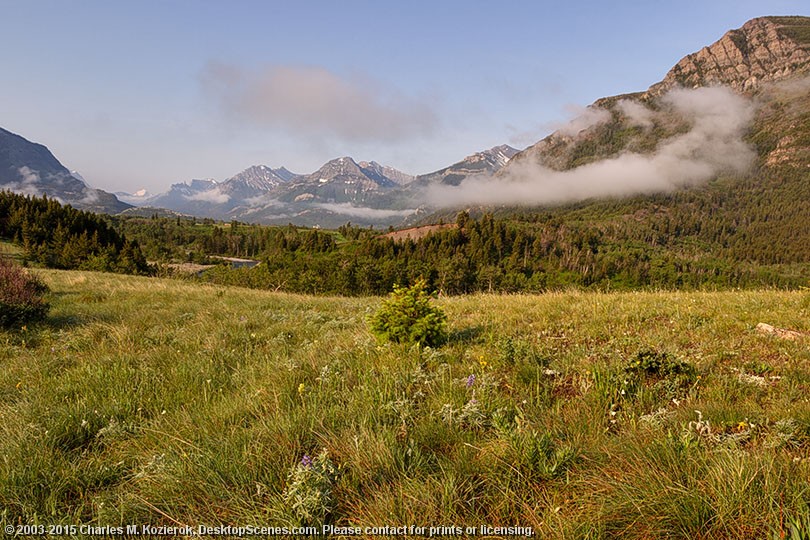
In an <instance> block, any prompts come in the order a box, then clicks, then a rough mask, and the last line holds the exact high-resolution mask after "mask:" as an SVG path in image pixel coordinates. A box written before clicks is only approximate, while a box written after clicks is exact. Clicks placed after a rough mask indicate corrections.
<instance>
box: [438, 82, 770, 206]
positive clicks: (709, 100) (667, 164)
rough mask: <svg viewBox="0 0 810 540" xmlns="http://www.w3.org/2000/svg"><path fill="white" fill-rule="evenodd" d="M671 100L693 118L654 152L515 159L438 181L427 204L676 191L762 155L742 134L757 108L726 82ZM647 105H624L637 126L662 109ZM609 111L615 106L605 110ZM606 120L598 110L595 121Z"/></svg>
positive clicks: (667, 100)
mask: <svg viewBox="0 0 810 540" xmlns="http://www.w3.org/2000/svg"><path fill="white" fill-rule="evenodd" d="M662 100H663V105H664V106H665V107H668V108H670V109H671V110H672V111H673V112H675V113H677V114H678V115H680V116H681V117H682V118H684V119H686V120H687V121H688V122H689V124H690V125H691V128H690V129H689V131H688V132H686V133H684V134H681V135H677V136H674V137H672V138H670V139H666V140H664V141H662V142H661V143H660V144H659V146H658V148H657V149H656V151H655V152H654V153H653V154H640V153H634V152H625V153H623V154H620V155H618V156H616V157H613V158H609V159H604V160H602V161H598V162H595V163H591V164H588V165H583V166H580V167H577V168H575V169H571V170H568V171H554V170H552V169H549V168H547V167H543V166H542V165H540V164H538V163H536V162H532V160H531V159H524V160H522V161H520V162H513V163H510V165H509V166H508V167H507V169H505V174H503V175H502V176H500V177H498V178H490V177H487V178H483V177H470V178H467V179H466V180H464V181H463V182H461V184H459V185H458V186H444V185H442V186H431V187H430V188H429V189H428V190H427V191H426V199H427V204H429V205H431V206H439V207H454V206H464V205H509V206H534V205H544V204H557V203H564V202H572V201H578V200H583V199H588V198H592V197H621V196H628V195H638V194H647V193H662V192H670V191H673V190H675V189H678V188H682V187H687V186H694V185H698V184H700V183H702V182H706V181H708V180H710V179H711V178H714V177H716V176H717V175H718V174H720V173H721V172H729V173H737V174H742V173H744V172H746V171H747V170H748V169H749V168H750V166H751V163H752V161H753V159H754V156H755V154H754V152H753V150H752V149H751V148H750V147H749V146H748V145H747V144H746V143H745V142H744V141H743V140H742V137H743V134H744V132H745V129H746V128H747V127H748V125H749V124H750V122H751V120H752V118H753V114H754V106H753V105H752V103H751V102H750V101H749V100H747V99H746V98H744V97H742V96H739V95H737V94H735V93H734V92H732V91H731V90H730V89H727V88H722V87H711V88H699V89H694V90H684V89H678V90H673V91H671V92H670V93H668V94H667V95H666V96H664V97H663V98H662ZM641 107H643V106H642V105H641V104H640V103H633V104H632V105H627V104H622V105H621V106H620V110H622V111H623V112H624V114H625V115H626V116H628V117H629V118H630V120H631V122H633V123H634V124H635V125H642V126H647V125H650V124H649V123H648V122H650V121H651V119H652V118H653V117H654V115H655V114H656V113H655V112H654V111H652V110H651V109H646V108H644V109H643V110H642V108H641ZM605 112H607V111H605ZM594 118H596V119H598V120H601V117H600V116H599V115H598V112H596V113H591V114H590V115H589V118H587V119H586V120H589V122H587V123H588V124H589V125H593V122H592V120H593V119H594Z"/></svg>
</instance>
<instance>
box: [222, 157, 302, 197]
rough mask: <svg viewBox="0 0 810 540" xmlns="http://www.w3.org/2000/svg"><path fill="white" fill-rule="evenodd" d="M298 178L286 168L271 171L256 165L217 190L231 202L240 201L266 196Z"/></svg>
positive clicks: (225, 182)
mask: <svg viewBox="0 0 810 540" xmlns="http://www.w3.org/2000/svg"><path fill="white" fill-rule="evenodd" d="M297 176H298V175H296V174H294V173H291V172H290V171H288V170H287V169H285V168H284V167H281V168H280V169H271V168H270V167H267V166H266V165H254V166H253V167H249V168H247V169H245V170H244V171H242V172H240V173H239V174H236V175H234V176H232V177H230V178H228V179H227V180H225V181H224V182H222V183H221V184H219V186H218V187H217V189H218V191H219V192H220V193H223V194H225V195H227V196H228V197H230V199H231V200H234V201H239V200H242V199H249V198H252V197H258V196H262V195H266V194H267V193H268V192H270V191H272V190H274V189H276V188H277V187H279V186H281V185H283V184H286V183H287V182H289V181H291V180H292V179H294V178H296V177H297Z"/></svg>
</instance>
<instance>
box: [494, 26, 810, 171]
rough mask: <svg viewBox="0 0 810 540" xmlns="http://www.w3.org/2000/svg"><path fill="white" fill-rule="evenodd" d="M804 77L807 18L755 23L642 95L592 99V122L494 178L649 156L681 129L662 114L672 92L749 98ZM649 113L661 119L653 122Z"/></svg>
mask: <svg viewBox="0 0 810 540" xmlns="http://www.w3.org/2000/svg"><path fill="white" fill-rule="evenodd" d="M808 70H810V17H761V18H757V19H752V20H751V21H748V22H747V23H745V24H744V25H743V26H742V27H741V28H739V29H736V30H731V31H729V32H727V33H726V34H725V35H724V36H723V37H722V38H720V39H719V40H718V41H716V42H715V43H713V44H712V45H710V46H708V47H704V48H703V49H701V50H700V51H698V52H696V53H693V54H690V55H688V56H686V57H684V58H683V59H681V60H680V61H679V62H678V63H677V64H676V65H675V66H674V67H673V68H672V69H670V71H669V72H668V73H667V74H666V76H665V77H664V79H663V80H662V81H661V82H658V83H656V84H653V85H652V86H651V87H650V88H649V89H648V90H647V91H646V92H640V93H636V94H628V95H624V96H613V97H609V98H603V99H600V100H597V101H596V102H595V103H594V104H593V105H591V107H590V108H589V111H588V115H589V116H590V118H591V119H592V122H591V123H590V124H588V125H586V126H585V127H584V128H583V129H581V130H579V131H578V132H577V133H573V134H572V133H569V132H566V130H560V131H557V132H555V133H552V134H551V135H549V136H548V137H546V138H545V139H543V140H542V141H540V142H538V143H537V144H535V145H532V146H530V147H529V148H527V149H526V150H524V151H523V152H520V153H518V154H517V155H515V157H514V158H513V159H512V160H511V163H510V164H509V165H508V166H507V167H505V168H504V169H503V170H502V171H501V172H500V175H501V176H502V177H503V176H508V175H509V174H511V173H512V172H513V171H514V170H515V169H516V168H518V167H521V166H525V165H526V164H527V163H532V164H539V165H542V166H543V167H548V168H550V169H553V170H558V171H559V170H568V169H572V168H575V167H578V166H581V165H585V164H588V163H593V162H595V161H598V160H600V159H604V158H607V157H612V156H615V155H618V154H619V153H621V152H625V151H631V152H641V153H649V152H652V151H653V150H655V148H656V146H657V145H658V144H659V143H660V142H661V141H663V140H665V139H667V138H668V137H672V136H674V135H676V134H678V133H683V132H684V131H686V130H688V128H689V126H688V124H687V122H686V121H685V119H684V118H683V117H679V116H678V115H677V114H667V112H668V111H666V110H664V111H661V108H662V101H661V99H662V98H663V97H665V96H666V94H667V93H668V92H671V91H672V90H674V89H677V88H684V87H685V88H703V87H711V86H716V85H722V86H726V87H729V88H732V89H734V90H735V91H737V92H738V93H743V94H745V95H747V96H749V97H751V96H754V95H757V94H758V93H760V92H762V89H763V87H765V86H767V85H768V83H775V82H779V81H787V80H797V79H798V78H800V77H802V76H804V75H806V74H807V72H808ZM653 112H662V113H663V114H657V115H653V114H652V113H653Z"/></svg>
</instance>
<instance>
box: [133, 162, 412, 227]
mask: <svg viewBox="0 0 810 540" xmlns="http://www.w3.org/2000/svg"><path fill="white" fill-rule="evenodd" d="M414 178H415V177H414V176H412V175H409V174H406V173H403V172H402V171H399V170H397V169H395V168H393V167H388V166H385V165H381V164H379V163H377V162H375V161H361V162H357V161H355V160H354V159H353V158H351V157H348V156H344V157H341V158H337V159H333V160H331V161H329V162H327V163H325V164H324V165H323V166H322V167H321V168H320V169H318V170H317V171H315V172H314V173H312V174H306V175H301V174H295V173H292V172H290V171H289V170H287V169H286V168H284V167H281V168H278V169H273V168H270V167H267V166H266V165H255V166H253V167H249V168H247V169H245V170H244V171H242V172H240V173H239V174H236V175H234V176H232V177H230V178H228V179H226V180H223V181H222V182H217V181H215V180H212V179H208V180H192V181H191V183H190V184H187V183H178V184H174V185H172V186H171V188H170V189H169V191H167V192H165V193H161V194H159V195H156V196H152V197H148V198H145V199H142V200H140V201H139V204H143V205H148V206H150V207H161V208H165V209H168V210H171V211H175V212H182V213H184V214H191V215H196V216H200V217H212V218H216V219H223V220H231V219H236V220H241V221H250V222H260V223H282V224H286V223H290V222H293V223H296V224H300V225H309V226H314V225H319V226H323V227H332V226H334V227H336V226H339V225H342V224H344V223H346V222H347V221H352V222H353V223H358V224H363V225H376V226H379V225H388V224H391V223H399V222H400V221H401V220H402V219H403V217H405V216H406V215H408V214H410V213H412V210H411V209H406V207H407V206H408V205H407V203H406V202H405V201H406V200H407V199H408V197H409V195H408V193H407V192H406V191H405V189H406V188H407V186H408V184H409V183H411V182H412V181H413V180H414ZM397 199H399V200H397ZM130 200H133V201H134V200H135V199H134V198H133V199H130Z"/></svg>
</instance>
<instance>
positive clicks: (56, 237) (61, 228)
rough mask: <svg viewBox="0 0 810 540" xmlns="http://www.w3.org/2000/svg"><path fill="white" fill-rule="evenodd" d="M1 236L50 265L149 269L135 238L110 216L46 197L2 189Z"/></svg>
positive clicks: (131, 271)
mask: <svg viewBox="0 0 810 540" xmlns="http://www.w3.org/2000/svg"><path fill="white" fill-rule="evenodd" d="M0 238H5V239H8V240H11V241H13V242H15V243H17V244H19V245H20V246H22V247H23V248H24V249H25V257H26V259H27V260H30V261H32V262H35V263H38V264H41V265H44V266H47V267H50V268H63V269H71V268H78V269H83V270H101V271H106V272H119V273H127V274H149V273H150V271H151V270H150V268H149V265H148V264H147V263H146V259H145V258H144V256H143V254H142V253H141V251H140V248H139V247H138V245H137V243H133V242H130V241H128V240H127V239H126V238H125V237H124V236H122V235H121V234H119V233H118V231H116V230H115V228H113V227H112V225H111V224H110V223H108V218H105V217H104V216H101V215H98V214H94V213H92V212H85V211H82V210H76V209H75V208H73V207H71V206H63V205H62V204H60V203H59V202H58V201H56V200H54V199H49V198H47V197H31V196H24V195H18V194H14V193H11V192H8V191H0Z"/></svg>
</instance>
